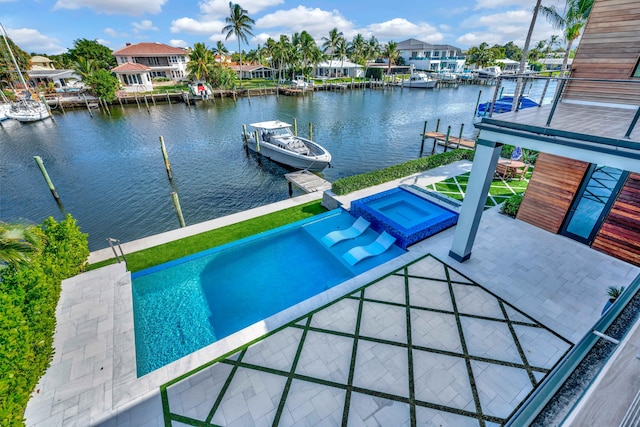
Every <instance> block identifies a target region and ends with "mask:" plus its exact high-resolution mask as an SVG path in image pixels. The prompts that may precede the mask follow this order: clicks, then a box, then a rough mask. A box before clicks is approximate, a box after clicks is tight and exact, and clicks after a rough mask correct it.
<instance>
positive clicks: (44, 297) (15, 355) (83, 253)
mask: <svg viewBox="0 0 640 427" xmlns="http://www.w3.org/2000/svg"><path fill="white" fill-rule="evenodd" d="M39 231H40V232H41V233H42V241H43V247H42V250H41V251H40V252H38V253H36V254H34V255H32V256H31V257H30V259H29V262H28V264H27V265H25V266H20V265H9V266H8V267H6V268H4V269H2V270H1V271H0V313H1V314H0V425H3V426H5V425H6V426H9V425H21V424H22V423H23V422H24V420H23V414H24V410H25V408H26V406H27V401H28V400H29V395H30V393H31V392H32V391H33V389H34V387H35V386H36V384H37V383H38V380H39V379H40V377H41V376H42V375H43V374H44V372H45V370H46V369H47V366H48V365H49V362H50V360H51V357H52V354H53V346H52V344H53V332H54V329H55V323H56V317H55V311H56V306H57V304H58V299H59V297H60V283H61V282H62V280H64V279H66V278H68V277H71V276H74V275H76V274H78V273H79V272H80V271H81V270H82V268H83V267H84V265H85V263H86V260H87V257H88V256H89V247H88V244H87V235H86V234H83V233H81V232H80V230H79V228H78V226H77V225H76V221H75V219H73V218H72V217H71V216H70V215H68V216H67V217H66V218H65V219H64V220H63V221H61V222H56V221H55V220H54V219H53V218H49V219H46V220H45V221H44V222H43V223H42V225H41V226H40V230H39Z"/></svg>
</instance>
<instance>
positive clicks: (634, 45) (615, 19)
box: [564, 0, 640, 106]
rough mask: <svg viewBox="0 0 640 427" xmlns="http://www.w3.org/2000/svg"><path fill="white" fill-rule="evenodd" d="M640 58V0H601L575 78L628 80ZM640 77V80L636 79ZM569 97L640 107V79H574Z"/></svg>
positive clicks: (578, 56)
mask: <svg viewBox="0 0 640 427" xmlns="http://www.w3.org/2000/svg"><path fill="white" fill-rule="evenodd" d="M638 58H640V2H638V0H598V1H596V2H595V3H594V5H593V9H592V11H591V15H590V17H589V21H588V22H587V25H586V27H585V29H584V34H583V36H582V39H581V40H580V45H579V47H578V50H577V51H576V56H575V58H574V60H573V65H572V67H571V68H572V72H571V77H574V78H588V79H620V80H628V79H630V78H631V76H632V75H633V70H634V68H635V66H636V64H637V63H638ZM634 80H640V79H637V78H636V79H634ZM564 96H565V98H567V99H577V100H582V101H592V102H603V103H612V104H627V105H638V106H640V82H638V83H635V84H633V83H602V82H593V81H591V82H577V81H573V82H571V83H570V84H569V85H568V86H567V88H566V89H565V95H564Z"/></svg>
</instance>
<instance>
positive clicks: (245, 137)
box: [242, 124, 247, 146]
mask: <svg viewBox="0 0 640 427" xmlns="http://www.w3.org/2000/svg"><path fill="white" fill-rule="evenodd" d="M242 140H243V141H244V145H245V146H246V145H247V125H245V124H243V125H242Z"/></svg>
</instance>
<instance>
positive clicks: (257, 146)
mask: <svg viewBox="0 0 640 427" xmlns="http://www.w3.org/2000/svg"><path fill="white" fill-rule="evenodd" d="M254 136H255V138H256V152H258V153H260V134H259V133H258V131H255V133H254Z"/></svg>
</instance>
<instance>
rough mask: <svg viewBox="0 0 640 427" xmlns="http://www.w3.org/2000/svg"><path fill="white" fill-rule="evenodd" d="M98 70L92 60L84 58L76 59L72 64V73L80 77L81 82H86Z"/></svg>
mask: <svg viewBox="0 0 640 427" xmlns="http://www.w3.org/2000/svg"><path fill="white" fill-rule="evenodd" d="M97 69H98V64H97V63H96V61H94V60H93V59H87V58H85V57H82V56H81V57H78V58H77V59H76V61H75V62H74V64H73V71H74V72H75V73H76V74H77V75H79V76H80V77H82V80H86V79H87V78H88V77H89V76H91V75H92V74H93V73H94V72H95V71H96V70H97Z"/></svg>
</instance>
